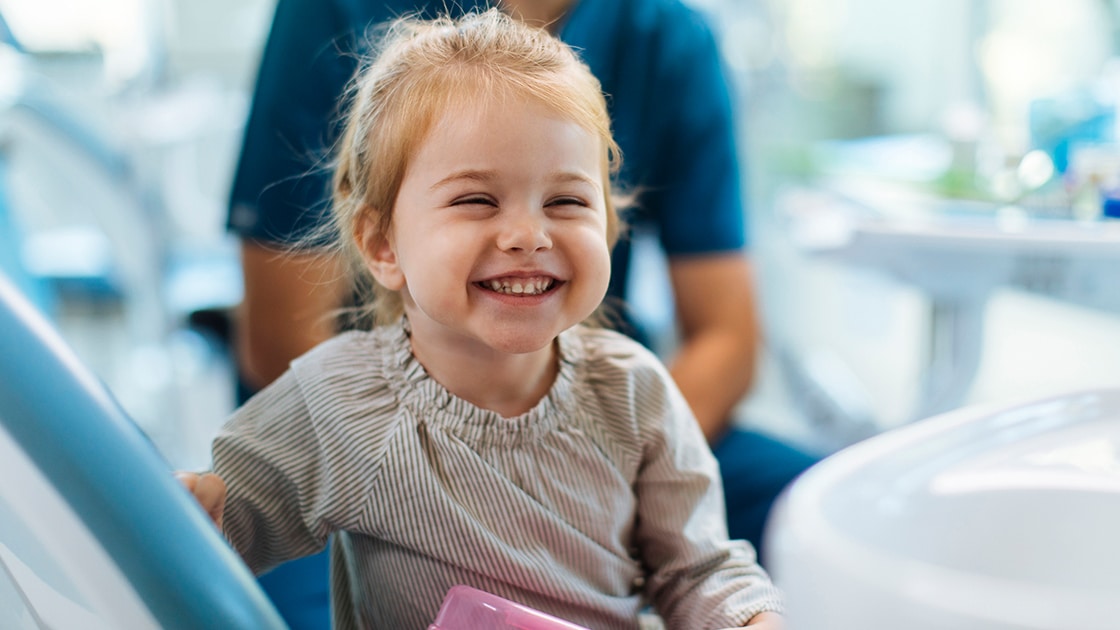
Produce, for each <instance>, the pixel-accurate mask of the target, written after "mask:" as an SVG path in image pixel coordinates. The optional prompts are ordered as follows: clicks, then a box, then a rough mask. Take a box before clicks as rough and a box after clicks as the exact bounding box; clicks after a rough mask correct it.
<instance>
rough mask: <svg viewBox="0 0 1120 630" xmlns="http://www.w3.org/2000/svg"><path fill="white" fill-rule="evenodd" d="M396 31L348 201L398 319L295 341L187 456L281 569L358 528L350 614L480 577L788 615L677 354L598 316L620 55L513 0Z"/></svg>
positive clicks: (338, 177) (759, 620)
mask: <svg viewBox="0 0 1120 630" xmlns="http://www.w3.org/2000/svg"><path fill="white" fill-rule="evenodd" d="M384 41H385V43H384V45H383V49H382V51H381V53H380V54H379V55H378V57H377V58H376V60H375V61H374V62H373V63H372V65H370V66H369V67H368V68H366V69H365V70H363V72H362V73H361V74H360V75H359V77H358V79H357V80H356V85H355V90H354V94H353V96H352V101H351V103H350V105H349V111H348V112H347V119H346V124H347V126H346V130H345V132H344V134H343V137H342V140H341V142H340V144H339V147H338V156H337V165H336V174H335V179H334V206H333V218H334V222H335V227H336V229H337V231H338V233H339V234H340V235H341V238H340V239H339V240H340V241H341V243H342V244H343V245H344V246H345V247H346V248H347V249H348V251H349V253H350V254H352V257H353V258H354V260H355V261H357V263H358V264H359V266H360V268H361V270H362V271H364V272H365V273H366V274H368V277H371V278H372V279H373V280H374V281H375V282H372V283H369V284H370V286H371V288H372V290H373V292H374V293H376V297H375V298H374V299H372V300H371V301H370V304H372V308H373V309H374V312H375V315H376V318H377V322H378V325H377V326H375V327H374V328H373V329H372V330H369V331H361V332H349V333H344V334H342V335H340V336H338V337H336V338H334V339H332V340H331V341H328V342H326V343H323V344H321V345H320V346H318V347H317V348H315V349H314V350H312V351H311V352H309V353H308V354H306V355H304V356H303V357H301V358H300V359H298V360H296V361H295V362H293V363H292V366H291V368H290V369H289V370H288V371H287V372H286V373H285V374H284V375H283V376H282V377H281V378H280V379H279V380H278V381H276V382H275V383H273V384H272V385H271V386H269V387H268V388H266V389H265V390H263V391H262V392H261V393H260V394H258V395H257V396H255V397H254V398H253V399H252V400H250V401H249V402H248V403H247V404H246V405H245V406H244V407H242V408H241V409H240V410H238V411H237V412H236V414H235V415H234V416H233V418H232V419H231V420H230V421H229V423H228V424H227V425H226V426H225V427H224V429H223V430H222V432H221V433H220V435H219V436H218V437H217V438H216V440H215V442H214V473H213V474H211V473H207V474H204V475H202V476H196V475H186V476H184V482H185V483H186V484H187V486H188V487H189V488H190V489H191V490H192V491H193V492H194V493H195V495H196V496H197V497H198V499H199V501H200V503H201V504H202V505H203V507H204V508H205V509H207V510H208V511H209V513H210V514H211V516H212V517H213V518H214V520H215V522H216V523H217V524H218V525H219V527H221V528H223V531H224V532H225V534H226V536H227V537H228V538H229V540H230V541H231V543H232V544H233V545H234V547H235V548H236V549H237V551H238V552H239V553H240V554H241V556H242V557H243V558H244V559H245V561H246V562H247V563H248V564H249V566H250V567H251V568H252V569H253V570H254V571H256V572H258V573H260V572H264V571H267V570H268V569H269V568H271V567H273V566H275V565H277V564H279V563H281V562H284V561H286V560H290V559H293V558H296V557H300V556H304V555H308V554H312V553H315V552H317V551H319V550H321V549H322V548H323V547H324V545H326V542H327V538H328V536H331V535H332V534H336V538H335V543H334V544H332V554H333V557H332V599H333V602H332V614H333V615H334V617H335V624H334V625H335V627H338V628H352V627H368V628H425V627H426V626H427V624H428V623H430V622H431V621H432V620H433V619H435V617H436V613H437V611H438V609H439V605H440V602H441V600H442V599H443V597H444V595H445V594H446V593H447V591H448V590H449V589H450V588H451V587H453V586H455V585H456V584H467V585H470V586H473V587H475V588H479V589H481V590H484V591H488V592H491V593H494V594H496V595H500V596H502V597H505V598H507V599H511V600H513V601H516V602H519V603H521V604H524V605H527V606H530V607H533V608H536V609H539V610H542V611H545V612H548V613H550V614H553V615H556V616H558V617H561V618H564V619H567V620H570V621H573V622H575V623H578V624H582V625H585V626H588V627H591V628H635V627H637V623H638V621H637V620H638V613H639V611H640V610H641V608H642V607H643V606H644V605H645V604H646V603H647V602H649V603H652V605H653V606H654V607H655V608H656V610H657V611H658V612H659V613H660V615H661V616H662V618H663V619H664V620H665V621H666V623H667V625H668V626H669V627H670V628H688V629H697V628H725V627H740V626H743V625H751V627H757V628H777V627H780V626H779V624H780V618H779V617H778V616H777V611H778V610H779V608H780V602H779V596H778V593H777V591H776V589H775V588H774V586H773V585H772V584H771V582H770V580H769V578H768V577H767V575H766V574H765V572H764V571H763V570H762V569H761V568H760V567H759V565H758V564H757V562H756V559H755V555H754V551H753V549H752V548H751V547H750V545H749V544H747V543H744V542H741V541H729V540H728V539H727V534H726V528H725V526H724V515H723V504H722V500H723V499H722V495H721V489H720V482H719V475H718V470H717V468H716V464H715V461H714V459H713V457H712V455H711V452H710V451H709V450H708V447H707V445H706V443H705V441H704V437H703V435H702V434H701V432H700V430H699V428H698V426H697V424H696V421H695V419H694V418H693V416H692V414H691V412H690V411H689V409H688V406H687V404H686V403H685V401H684V399H683V398H682V397H681V395H680V393H679V392H678V391H677V389H676V387H675V385H674V384H673V381H672V380H671V379H670V377H669V375H668V373H667V371H666V370H665V369H664V367H663V366H662V365H661V364H660V363H659V362H658V361H657V359H656V358H654V356H653V355H652V354H650V353H649V352H648V351H646V350H645V349H644V348H643V347H642V346H640V345H639V344H637V343H635V342H633V341H631V340H629V339H628V338H626V337H624V336H622V335H620V334H617V333H614V332H611V331H608V330H603V329H596V328H592V327H588V326H586V325H583V324H582V323H581V322H583V321H584V320H585V319H587V318H588V317H589V316H591V315H592V314H593V312H594V311H595V310H596V308H597V307H598V305H599V304H600V302H601V300H602V299H603V296H604V294H605V293H606V289H607V281H608V279H609V276H610V262H609V260H610V259H609V253H610V247H611V245H612V244H613V242H614V240H615V239H616V237H617V235H618V232H619V221H618V218H617V214H616V210H615V207H614V202H613V200H612V196H611V186H610V177H611V174H612V172H614V169H615V168H616V167H617V161H618V150H617V147H616V145H615V144H614V141H613V139H612V137H611V133H610V122H609V119H608V115H607V112H606V106H605V101H604V98H603V95H602V93H601V91H600V88H599V84H598V81H597V80H596V79H595V78H594V77H593V76H592V75H591V73H590V72H589V71H588V69H587V68H586V67H585V66H584V65H582V64H581V63H580V62H579V61H578V59H577V58H576V56H575V55H574V54H573V52H572V51H571V50H570V49H569V48H567V47H566V46H565V45H564V44H563V43H561V42H560V41H558V40H556V39H555V38H553V37H551V36H549V35H548V34H547V32H545V31H544V30H542V29H537V28H533V27H529V26H525V25H523V24H521V23H519V22H517V21H515V20H513V19H511V18H509V17H506V16H505V15H503V14H502V13H501V12H499V11H497V10H490V11H487V12H484V13H479V14H469V15H467V16H466V17H463V18H461V19H458V20H451V19H441V20H436V21H429V22H421V21H416V20H407V19H406V20H401V21H398V22H397V23H395V24H394V25H393V27H392V28H391V29H390V31H389V33H388V35H387V36H386V37H385V40H384ZM227 487H228V498H227V496H226V488H227Z"/></svg>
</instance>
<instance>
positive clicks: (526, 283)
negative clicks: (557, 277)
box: [488, 278, 552, 295]
mask: <svg viewBox="0 0 1120 630" xmlns="http://www.w3.org/2000/svg"><path fill="white" fill-rule="evenodd" d="M488 285H489V287H490V288H491V289H493V290H494V291H497V292H498V293H511V294H514V295H538V294H541V293H544V292H545V291H547V290H548V289H549V287H551V286H552V280H551V279H548V278H534V279H528V278H527V279H523V280H491V281H490V282H489V283H488Z"/></svg>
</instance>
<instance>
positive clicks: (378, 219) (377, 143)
mask: <svg viewBox="0 0 1120 630" xmlns="http://www.w3.org/2000/svg"><path fill="white" fill-rule="evenodd" d="M511 96H512V97H520V98H529V99H532V100H535V101H538V102H540V103H542V104H544V105H545V106H547V107H549V108H550V109H552V110H553V111H555V112H556V113H558V114H559V115H561V116H563V117H564V118H566V119H568V120H571V121H572V122H574V123H576V124H578V125H580V126H581V127H583V128H585V129H587V130H588V131H590V132H592V133H593V134H595V135H597V136H598V137H599V138H600V140H601V141H602V145H603V158H602V176H603V183H604V193H603V194H604V197H605V198H604V201H605V203H606V208H607V241H608V246H613V245H614V243H615V241H616V240H617V238H618V234H619V231H620V221H619V217H618V208H617V207H616V200H615V199H614V198H613V197H612V193H611V187H610V183H611V178H612V176H613V175H615V174H616V173H617V171H618V166H619V162H620V159H621V156H620V151H619V148H618V145H617V144H616V143H615V141H614V138H613V137H612V135H611V130H610V117H609V115H608V113H607V107H606V101H605V99H604V97H603V93H602V88H601V86H600V84H599V81H598V79H596V78H595V77H594V76H593V75H592V74H591V71H590V70H589V69H588V68H587V66H586V65H584V64H583V63H582V62H581V61H580V60H579V59H578V58H577V57H576V55H575V54H574V53H573V52H572V50H571V49H570V48H568V46H567V45H565V44H564V43H563V42H561V41H559V40H558V39H556V38H555V37H553V36H551V35H550V34H549V33H547V32H546V31H545V30H543V29H540V28H536V27H532V26H528V25H525V24H522V23H521V22H518V21H517V20H515V19H514V18H511V17H509V16H507V15H505V14H504V13H502V12H500V11H499V10H497V9H490V10H487V11H485V12H481V13H468V14H467V15H464V16H463V17H461V18H458V19H453V18H449V17H442V18H438V19H435V20H427V21H425V20H419V19H415V18H402V19H399V20H397V21H395V22H393V23H392V24H391V25H390V26H389V27H388V30H387V32H386V33H385V35H384V36H383V37H382V39H381V49H380V52H379V53H378V54H377V55H376V56H375V57H374V58H373V59H372V61H371V62H370V63H369V65H367V66H366V67H365V68H364V69H363V70H362V71H360V72H359V73H358V75H357V77H356V78H355V80H354V81H353V84H352V86H351V91H350V101H349V104H348V108H347V110H346V117H345V128H344V131H343V134H342V136H341V138H340V141H339V144H338V145H337V148H336V164H335V173H334V182H333V195H332V197H333V199H332V201H333V206H332V219H333V230H334V232H335V235H336V236H337V245H338V246H340V247H341V248H343V250H344V253H345V254H346V255H347V257H348V258H349V261H350V263H351V264H352V266H353V269H352V270H351V272H352V274H353V278H354V280H355V281H356V282H357V283H358V287H359V290H360V291H361V293H363V294H364V295H361V296H360V298H361V300H362V304H363V305H364V308H367V309H372V311H373V312H372V315H373V316H374V318H375V319H376V322H377V323H380V324H385V323H391V322H393V321H396V319H398V318H399V317H400V316H401V313H402V312H403V306H402V302H401V297H400V294H399V293H397V292H396V291H390V290H388V289H386V288H384V287H382V286H380V285H378V284H377V283H376V282H375V281H374V280H373V278H372V277H371V275H370V274H369V272H368V270H367V269H366V268H365V265H364V262H363V259H362V252H361V251H360V248H359V246H358V244H357V243H356V239H355V234H356V233H357V232H356V230H357V229H358V228H359V226H360V225H361V224H362V222H363V221H365V220H371V221H372V222H373V224H374V225H375V226H377V230H378V233H379V235H380V236H381V237H382V238H384V237H387V235H388V234H389V230H390V226H391V225H392V213H393V206H394V204H395V202H396V198H397V193H398V191H399V190H400V185H401V180H402V179H403V177H404V173H405V171H406V169H407V167H408V162H409V160H410V159H411V157H412V156H413V155H414V154H415V152H416V151H417V149H418V147H419V145H420V143H421V142H422V141H423V140H424V138H425V137H426V136H427V134H428V132H429V131H430V130H431V127H432V125H434V124H435V123H436V122H438V121H439V119H440V118H441V117H442V116H443V115H444V114H445V113H446V112H448V111H450V108H451V107H453V106H455V105H457V104H461V103H463V102H464V99H491V98H499V99H500V98H508V97H511ZM368 314H370V313H368V312H367V315H368Z"/></svg>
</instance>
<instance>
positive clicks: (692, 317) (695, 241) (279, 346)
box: [229, 0, 814, 629]
mask: <svg viewBox="0 0 1120 630" xmlns="http://www.w3.org/2000/svg"><path fill="white" fill-rule="evenodd" d="M487 4H488V3H487V2H485V1H483V0H473V1H472V0H456V1H455V2H448V3H444V2H443V1H442V0H437V1H435V2H427V3H425V2H423V1H422V0H279V1H278V4H277V8H276V15H275V18H274V23H273V26H272V31H271V34H270V35H269V38H268V42H267V45H266V47H265V50H264V56H263V58H262V62H261V68H260V73H259V76H258V79H257V85H256V91H255V95H254V99H253V105H252V110H251V113H250V117H249V121H248V127H247V130H246V136H245V142H244V145H243V149H242V154H241V159H240V163H239V165H238V170H237V174H236V177H235V181H234V186H233V192H232V199H231V205H230V214H229V227H230V229H231V230H233V231H234V232H235V233H236V234H238V236H239V237H240V238H241V242H242V263H243V268H244V273H245V301H244V303H243V304H242V308H241V309H239V311H238V321H237V325H236V329H235V330H236V331H237V332H236V333H235V338H236V340H237V341H236V344H237V355H238V364H239V370H240V374H241V380H242V383H243V384H244V385H245V386H246V387H245V388H246V390H247V391H252V390H254V389H257V388H260V387H262V386H264V385H266V384H267V383H269V382H270V381H271V380H272V379H274V378H276V377H277V376H279V375H280V373H282V372H283V371H284V369H286V368H287V365H288V362H289V361H290V360H291V359H293V358H295V357H296V356H298V355H299V354H302V353H303V352H304V351H306V350H308V349H310V348H311V347H312V346H313V345H315V344H316V343H318V342H319V341H322V340H323V339H325V338H327V337H329V336H330V335H332V334H333V333H334V332H335V327H336V323H335V322H334V321H333V320H331V319H330V318H329V317H326V316H325V315H326V314H327V313H329V312H330V311H331V310H332V309H334V308H337V307H338V306H339V305H341V304H342V303H344V302H345V300H346V297H347V295H348V288H347V287H346V286H345V283H344V282H342V281H341V280H340V278H341V274H340V273H339V269H338V267H337V265H338V262H337V261H331V260H328V259H325V258H324V257H322V256H318V255H311V254H298V255H291V254H290V253H285V254H284V255H282V256H281V255H278V254H279V253H280V252H281V251H282V248H283V245H285V244H288V243H291V242H293V241H294V240H296V239H298V238H300V237H301V236H303V235H305V234H307V233H308V232H309V231H310V230H312V229H314V228H315V227H317V226H318V225H320V223H321V222H322V221H323V218H324V216H325V213H326V212H327V204H328V197H329V195H328V190H329V180H330V173H329V170H328V169H326V168H324V160H325V159H326V158H327V157H328V154H329V150H328V148H329V143H330V142H331V140H332V139H333V138H334V137H335V132H336V131H337V127H336V122H337V120H338V118H339V115H338V114H339V111H340V109H339V99H340V97H341V95H342V94H343V93H344V91H345V86H346V84H347V82H348V80H349V79H350V77H351V75H352V74H353V72H354V70H355V69H356V66H357V63H358V56H357V55H355V54H354V53H355V52H361V50H362V42H363V41H365V39H366V38H365V35H366V34H367V31H368V29H369V28H370V27H371V26H375V25H377V24H379V23H383V22H384V21H385V20H388V19H391V18H393V17H395V16H398V15H402V14H405V13H415V12H419V13H421V14H422V15H429V16H434V15H435V12H437V11H440V10H442V9H443V7H444V6H445V5H455V7H457V8H453V9H452V10H453V11H461V10H469V9H472V8H476V7H484V6H487ZM499 4H500V6H502V7H503V8H504V9H505V10H507V11H509V12H510V13H511V14H513V15H518V16H520V17H521V18H522V19H524V20H525V21H527V22H529V23H536V24H539V25H541V26H543V27H545V28H548V29H550V30H551V31H552V32H553V33H554V34H556V35H557V36H559V37H560V38H561V39H563V40H564V41H565V42H567V43H568V44H570V45H572V46H573V47H574V48H576V49H577V51H578V52H579V53H580V55H581V56H582V58H583V59H584V60H585V61H586V62H587V64H588V65H589V66H590V67H591V70H592V72H593V73H594V74H595V75H596V76H597V77H598V78H599V80H600V81H601V82H602V85H603V90H604V92H605V93H606V94H607V95H608V101H607V102H608V105H609V108H610V111H611V117H612V121H613V123H614V126H615V135H616V139H617V141H618V143H619V145H620V146H621V147H622V151H623V172H622V174H621V180H622V183H623V185H624V187H625V188H628V189H632V190H635V191H637V192H639V193H640V194H639V196H638V207H637V209H636V210H635V211H633V212H632V213H631V214H630V215H629V216H628V217H627V220H628V222H629V223H630V224H631V225H643V226H650V227H652V228H653V229H654V230H655V231H656V233H657V235H658V238H659V239H660V243H661V246H662V247H663V249H664V251H665V253H666V255H667V257H668V260H669V272H668V273H669V277H670V282H671V285H672V288H673V291H674V294H675V300H676V314H677V321H678V323H679V326H680V330H681V342H680V344H679V346H678V349H677V351H676V352H675V354H674V355H673V356H672V357H667V361H668V364H669V366H670V369H671V372H672V374H673V377H674V379H675V380H676V381H677V383H678V385H679V386H680V388H681V390H682V392H683V393H684V395H685V397H686V398H687V399H688V401H689V403H690V404H691V405H692V407H693V410H694V412H695V413H696V416H697V419H698V420H699V421H700V424H701V425H702V428H703V429H704V433H705V435H706V436H707V437H708V439H709V441H710V442H711V444H712V447H713V450H714V451H715V453H716V456H717V458H718V459H719V461H720V465H721V469H722V472H723V481H724V491H725V496H726V502H727V508H728V525H729V529H730V533H731V535H732V536H733V537H737V538H746V539H747V540H750V541H751V542H752V543H754V544H755V546H756V547H760V548H761V547H762V545H763V544H764V542H763V541H762V529H763V524H764V522H765V519H766V516H767V513H768V511H769V509H770V506H771V504H772V503H773V501H774V499H775V497H776V496H777V495H778V494H779V492H780V491H781V490H782V488H784V487H785V486H786V484H787V483H789V482H790V481H791V480H792V479H793V478H794V477H795V476H796V475H797V474H799V473H800V472H801V471H803V470H804V469H805V468H807V467H808V466H809V465H810V464H812V463H813V462H814V459H813V458H812V457H810V456H809V455H807V454H804V453H801V452H799V451H797V450H795V449H793V448H791V447H789V446H787V445H785V444H782V443H780V442H777V441H775V440H773V439H771V438H769V437H767V436H764V435H762V434H758V433H753V432H748V431H744V430H741V429H738V428H735V427H733V426H732V412H733V408H734V407H735V406H736V404H737V403H738V402H739V401H740V400H741V399H742V397H743V396H744V395H745V394H746V393H747V391H748V390H749V388H750V385H751V383H752V380H753V377H754V369H755V363H756V353H757V350H758V348H759V345H760V337H759V329H758V322H757V319H756V308H755V302H754V291H753V287H752V279H751V268H750V263H749V259H748V258H747V256H746V245H747V235H746V229H745V217H744V209H743V205H742V203H743V199H742V190H741V184H740V182H741V164H740V162H739V156H738V153H737V148H736V128H735V119H734V114H733V105H732V100H733V99H732V95H731V94H730V91H729V88H728V85H727V81H726V76H725V73H724V69H723V67H722V65H721V59H720V55H719V51H718V48H717V46H716V42H715V39H714V37H713V34H712V32H711V30H710V28H709V26H708V25H707V24H706V23H705V21H704V20H703V18H702V17H701V16H700V15H699V14H698V13H697V12H696V11H695V10H693V9H691V8H689V7H687V6H686V5H684V4H682V3H681V1H680V0H502V1H501V2H499ZM630 257H631V247H630V244H629V243H628V242H627V240H625V239H623V240H621V241H620V242H619V244H618V245H617V246H616V248H615V251H614V254H613V265H614V267H613V277H612V281H611V285H610V289H609V294H610V295H611V296H614V297H615V298H616V299H618V300H621V299H624V298H625V295H624V289H625V287H626V281H627V275H628V270H629V263H630ZM620 303H621V302H620ZM621 327H622V328H624V330H626V332H628V333H630V334H632V335H634V336H635V337H637V338H639V339H642V334H641V330H640V329H639V328H638V327H637V326H635V325H634V324H633V323H632V322H631V323H623V324H622V325H621ZM327 576H328V568H327V554H325V553H323V554H319V555H317V556H314V557H312V558H307V559H303V560H298V561H295V562H292V563H288V564H286V565H284V566H282V567H280V568H278V569H276V570H274V571H272V572H271V573H269V574H267V575H265V576H262V577H261V583H262V585H263V586H264V587H265V589H266V591H268V592H269V593H270V595H271V596H272V598H273V600H274V602H275V603H276V604H277V606H278V608H279V609H280V610H281V612H282V614H284V615H285V618H286V619H287V620H288V622H289V623H290V624H291V626H292V628H294V629H304V628H327V627H329V615H328V612H327V606H328V601H329V600H328V595H327V588H328V586H327V584H328V579H327Z"/></svg>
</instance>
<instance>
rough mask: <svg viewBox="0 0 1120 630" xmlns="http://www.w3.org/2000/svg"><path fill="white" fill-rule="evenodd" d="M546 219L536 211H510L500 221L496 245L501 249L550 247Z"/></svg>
mask: <svg viewBox="0 0 1120 630" xmlns="http://www.w3.org/2000/svg"><path fill="white" fill-rule="evenodd" d="M546 223H547V220H546V218H545V217H543V216H540V215H539V213H536V212H516V213H510V214H509V215H507V216H506V217H505V218H504V220H503V221H502V228H501V233H500V235H499V237H498V247H499V248H501V249H502V250H503V251H519V252H533V251H537V250H541V249H548V248H550V247H552V237H551V236H549V233H548V226H547V225H546Z"/></svg>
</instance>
